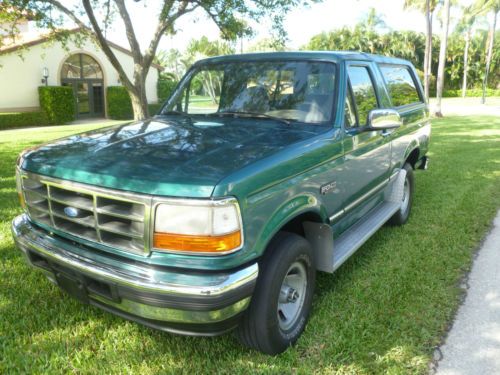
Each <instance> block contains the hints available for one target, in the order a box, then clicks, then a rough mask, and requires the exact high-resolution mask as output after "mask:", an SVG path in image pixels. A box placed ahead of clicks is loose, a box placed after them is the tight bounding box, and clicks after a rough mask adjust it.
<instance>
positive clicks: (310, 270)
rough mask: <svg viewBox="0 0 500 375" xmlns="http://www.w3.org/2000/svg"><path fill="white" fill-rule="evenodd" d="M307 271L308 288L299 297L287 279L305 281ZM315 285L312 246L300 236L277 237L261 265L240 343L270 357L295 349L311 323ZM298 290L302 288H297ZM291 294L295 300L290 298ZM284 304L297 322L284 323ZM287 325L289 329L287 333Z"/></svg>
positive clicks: (242, 326)
mask: <svg viewBox="0 0 500 375" xmlns="http://www.w3.org/2000/svg"><path fill="white" fill-rule="evenodd" d="M294 267H295V268H297V269H295V268H294ZM304 270H305V273H306V275H305V280H306V284H305V286H304V287H303V288H302V290H303V291H304V292H303V293H301V294H302V295H300V293H298V292H297V293H294V292H293V291H294V290H295V289H294V288H292V287H290V286H288V287H287V286H286V285H285V284H284V280H285V276H287V280H288V281H294V282H295V281H296V280H303V279H304ZM290 272H292V273H290ZM293 272H296V273H297V274H294V273H293ZM290 277H292V279H290ZM315 281H316V269H315V267H314V261H313V252H312V249H311V246H310V245H309V242H308V241H307V240H306V239H305V238H303V237H301V236H299V235H297V234H293V233H287V232H280V233H278V234H277V235H276V237H275V238H274V239H273V240H272V242H271V243H270V245H269V247H268V249H267V251H266V253H265V254H264V256H263V258H262V260H261V261H260V262H259V278H258V280H257V285H256V287H255V291H254V294H253V296H252V301H251V302H250V306H249V308H248V309H247V311H245V313H244V315H243V317H242V320H241V322H240V324H239V326H238V328H237V331H236V334H237V336H238V339H239V340H240V342H241V343H242V344H243V345H244V346H247V347H250V348H253V349H256V350H259V351H261V352H263V353H266V354H270V355H276V354H279V353H281V352H283V351H285V350H286V349H287V348H288V347H289V346H291V345H293V344H294V343H295V342H296V341H297V339H298V338H299V336H300V335H301V334H302V332H303V331H304V328H305V326H306V323H307V321H308V318H309V313H310V311H311V306H312V300H313V294H314V284H315ZM282 284H283V288H284V289H283V290H287V291H288V292H289V293H288V294H284V293H280V292H281V290H282ZM301 285H304V284H303V283H302V284H301ZM299 289H301V288H300V287H299V288H297V290H299ZM290 290H291V294H292V295H293V297H295V300H294V299H293V297H292V296H291V295H290ZM295 291H296V290H295ZM280 294H281V296H282V297H281V298H282V300H281V302H280ZM295 294H296V295H297V297H296V296H295ZM285 296H286V297H285ZM301 298H303V299H302V300H301V301H302V302H301V304H300V307H296V306H295V305H294V306H292V304H295V303H298V302H300V299H301ZM283 299H285V300H286V301H283ZM288 301H290V302H288ZM284 304H290V306H291V307H292V310H295V311H296V312H295V314H291V315H290V316H292V315H293V316H294V317H295V319H288V320H287V319H284V317H285V315H283V314H282V312H283V311H281V310H280V312H281V314H280V312H279V311H278V307H280V306H281V307H283V305H284ZM297 306H299V305H297ZM287 309H288V307H287ZM287 324H290V326H289V327H286V329H284V326H285V325H287Z"/></svg>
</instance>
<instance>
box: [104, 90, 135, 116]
mask: <svg viewBox="0 0 500 375" xmlns="http://www.w3.org/2000/svg"><path fill="white" fill-rule="evenodd" d="M106 97H107V99H108V100H107V103H108V117H109V118H111V119H113V120H131V119H133V118H134V111H133V109H132V101H131V100H130V96H129V94H128V92H127V89H126V88H125V87H123V86H108V88H107V89H106Z"/></svg>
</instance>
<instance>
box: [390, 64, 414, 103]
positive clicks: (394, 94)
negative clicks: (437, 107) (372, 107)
mask: <svg viewBox="0 0 500 375" xmlns="http://www.w3.org/2000/svg"><path fill="white" fill-rule="evenodd" d="M380 70H381V72H382V75H383V76H384V80H385V82H386V84H387V89H388V90H389V95H390V97H391V101H392V105H393V106H394V107H401V106H403V105H408V104H412V103H419V102H421V101H422V100H421V99H420V95H419V94H418V91H417V85H416V84H415V80H414V78H413V76H412V74H411V73H410V70H409V69H408V67H407V66H403V65H381V66H380Z"/></svg>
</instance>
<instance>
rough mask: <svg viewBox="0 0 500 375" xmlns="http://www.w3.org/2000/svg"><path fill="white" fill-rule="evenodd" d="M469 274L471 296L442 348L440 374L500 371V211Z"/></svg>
mask: <svg viewBox="0 0 500 375" xmlns="http://www.w3.org/2000/svg"><path fill="white" fill-rule="evenodd" d="M493 224H494V227H493V229H492V230H491V232H490V233H489V235H488V236H487V238H486V240H485V241H484V243H483V245H482V246H481V249H480V250H479V253H478V255H477V258H476V260H475V261H474V264H473V266H472V270H471V273H470V275H469V277H468V290H467V296H466V298H465V301H464V303H463V305H462V306H461V307H460V309H459V310H458V314H457V316H456V320H455V322H454V323H453V327H452V329H451V331H450V332H449V334H448V337H447V338H446V342H445V344H444V345H443V346H442V347H441V349H440V351H441V354H442V359H441V360H440V361H439V362H438V367H437V374H439V375H469V374H470V375H482V374H488V375H489V374H500V211H498V213H497V216H496V218H495V220H494V223H493Z"/></svg>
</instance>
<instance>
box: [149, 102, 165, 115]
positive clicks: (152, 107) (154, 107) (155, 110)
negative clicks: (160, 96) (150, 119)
mask: <svg viewBox="0 0 500 375" xmlns="http://www.w3.org/2000/svg"><path fill="white" fill-rule="evenodd" d="M162 105H163V103H158V104H148V110H149V115H150V116H154V115H156V114H157V113H158V111H159V110H160V108H161V106H162Z"/></svg>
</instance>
